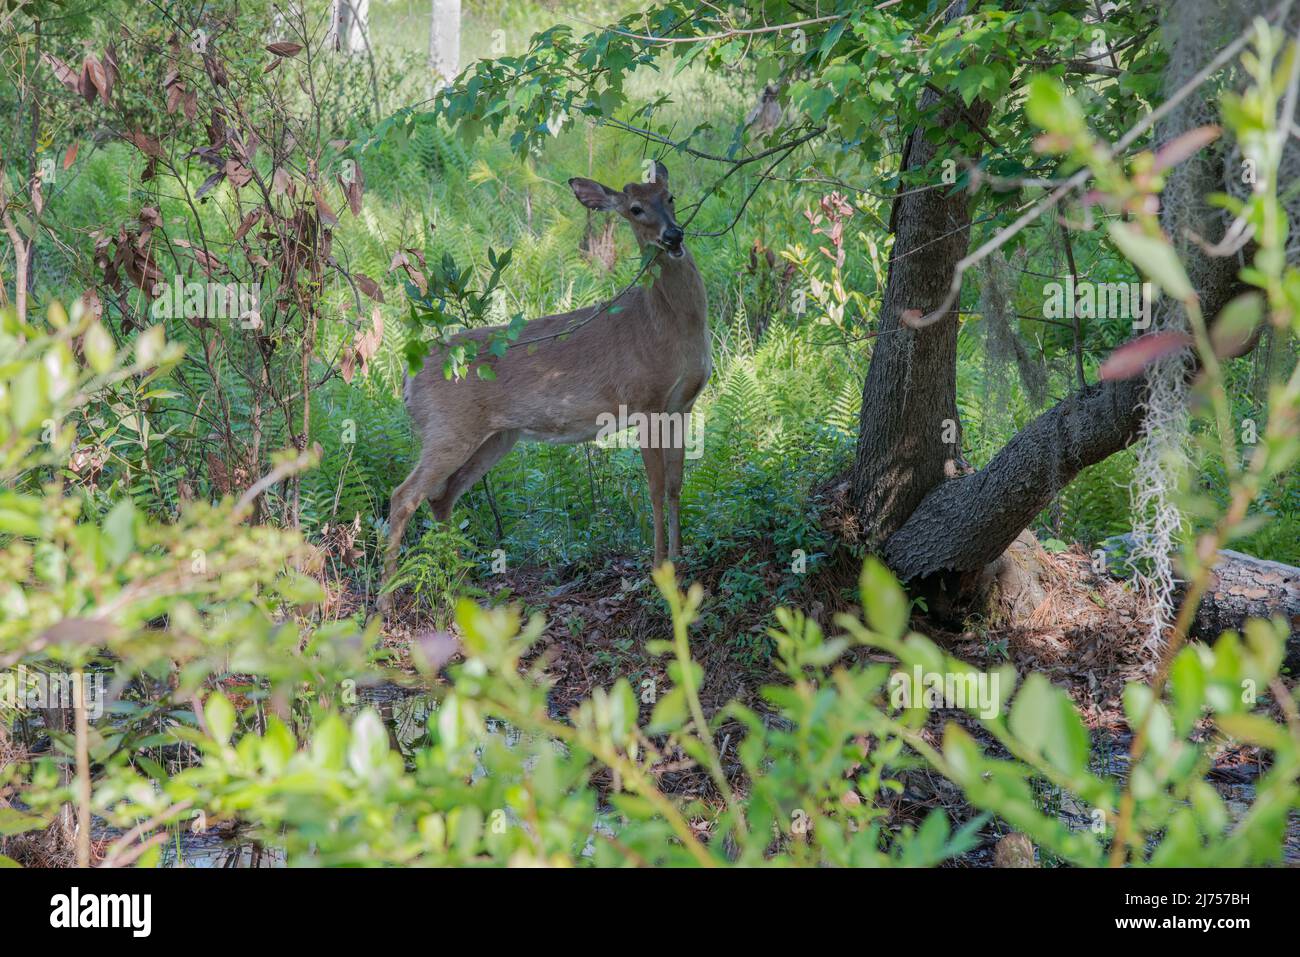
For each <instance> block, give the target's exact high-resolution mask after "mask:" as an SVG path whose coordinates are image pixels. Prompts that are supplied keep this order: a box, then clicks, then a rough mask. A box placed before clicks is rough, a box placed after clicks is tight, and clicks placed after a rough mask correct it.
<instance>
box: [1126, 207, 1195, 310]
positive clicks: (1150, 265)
mask: <svg viewBox="0 0 1300 957" xmlns="http://www.w3.org/2000/svg"><path fill="white" fill-rule="evenodd" d="M1109 231H1110V239H1111V242H1113V243H1114V244H1115V247H1116V248H1117V249H1118V250H1119V251H1120V252H1121V253H1123V254H1124V256H1125V258H1127V259H1128V260H1129V261H1130V262H1131V263H1133V265H1135V266H1137V267H1138V269H1140V270H1141V271H1142V273H1143V275H1145V276H1147V277H1148V278H1150V279H1151V281H1152V282H1154V283H1155V284H1156V285H1157V286H1159V287H1160V288H1161V289H1163V290H1164V291H1165V292H1167V293H1168V294H1169V295H1171V296H1173V297H1174V298H1175V299H1177V300H1179V301H1180V302H1186V301H1187V300H1188V299H1190V298H1191V297H1192V296H1193V295H1195V291H1194V290H1193V289H1192V283H1191V280H1189V279H1188V278H1187V273H1186V272H1185V271H1184V270H1183V264H1182V262H1181V261H1180V260H1179V259H1178V254H1177V253H1176V252H1174V247H1173V246H1171V245H1170V244H1169V242H1168V241H1167V240H1165V239H1164V238H1163V237H1156V236H1150V235H1148V234H1147V233H1144V232H1143V231H1142V230H1141V229H1139V228H1137V227H1136V226H1133V225H1130V224H1127V223H1121V222H1113V223H1111V224H1110V227H1109Z"/></svg>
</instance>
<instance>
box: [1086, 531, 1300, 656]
mask: <svg viewBox="0 0 1300 957" xmlns="http://www.w3.org/2000/svg"><path fill="white" fill-rule="evenodd" d="M1102 547H1103V549H1104V550H1105V551H1106V553H1107V557H1108V561H1107V563H1106V564H1107V568H1108V569H1109V570H1110V571H1111V573H1112V574H1114V575H1116V576H1118V577H1127V576H1126V575H1125V574H1124V572H1125V571H1128V570H1130V565H1129V563H1128V559H1127V556H1128V555H1129V554H1131V553H1132V549H1133V536H1132V535H1131V534H1130V535H1119V536H1116V537H1115V538H1111V539H1107V540H1106V542H1105V543H1103V546H1102ZM1181 596H1182V588H1181V587H1180V589H1179V593H1178V597H1179V598H1181ZM1275 616H1280V617H1281V618H1282V619H1283V620H1284V621H1285V622H1287V623H1288V624H1289V625H1290V627H1291V636H1290V637H1289V638H1288V639H1287V645H1286V665H1287V666H1288V667H1289V668H1290V669H1291V672H1292V673H1293V674H1295V673H1300V568H1297V567H1296V566H1294V565H1284V564H1282V563H1281V562H1274V561H1268V560H1267V559H1263V558H1255V557H1254V556H1253V555H1246V554H1244V553H1242V552H1234V551H1232V550H1231V549H1227V548H1225V549H1222V550H1220V551H1219V555H1218V561H1217V562H1216V563H1215V566H1214V569H1213V571H1212V572H1211V577H1210V583H1209V586H1208V587H1207V588H1206V590H1205V596H1204V597H1203V598H1202V599H1201V604H1200V607H1198V608H1197V609H1196V617H1195V619H1194V620H1193V621H1192V628H1191V635H1192V637H1193V638H1199V639H1201V640H1202V641H1213V640H1214V639H1215V638H1217V637H1218V636H1219V635H1220V634H1221V633H1222V632H1224V631H1227V630H1229V629H1233V630H1236V631H1240V630H1241V628H1242V626H1243V625H1244V624H1245V623H1246V619H1248V618H1273V617H1275Z"/></svg>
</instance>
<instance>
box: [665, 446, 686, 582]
mask: <svg viewBox="0 0 1300 957" xmlns="http://www.w3.org/2000/svg"><path fill="white" fill-rule="evenodd" d="M662 452H663V457H664V500H665V504H666V506H667V508H668V557H669V558H671V559H673V560H674V561H675V560H677V559H678V558H681V557H682V519H681V514H680V511H681V501H682V473H683V471H685V468H686V449H685V448H684V447H681V446H678V445H674V446H673V447H672V448H667V449H663V450H662Z"/></svg>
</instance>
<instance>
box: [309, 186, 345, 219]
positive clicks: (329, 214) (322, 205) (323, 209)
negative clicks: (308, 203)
mask: <svg viewBox="0 0 1300 957" xmlns="http://www.w3.org/2000/svg"><path fill="white" fill-rule="evenodd" d="M313 193H314V195H315V198H316V211H317V212H318V213H320V218H321V221H322V222H324V223H325V224H326V225H327V226H337V225H338V224H339V218H338V217H337V216H335V215H334V210H332V209H330V206H329V203H327V202H325V198H324V197H323V196H321V194H320V190H319V189H317V190H314V191H313Z"/></svg>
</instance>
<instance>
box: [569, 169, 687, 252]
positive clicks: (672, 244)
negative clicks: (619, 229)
mask: <svg viewBox="0 0 1300 957" xmlns="http://www.w3.org/2000/svg"><path fill="white" fill-rule="evenodd" d="M569 185H570V186H571V187H572V188H573V195H574V196H577V197H578V202H580V203H582V205H583V206H586V207H587V208H588V209H595V210H612V211H613V212H616V213H618V214H619V215H620V216H622V217H623V218H624V219H626V220H627V221H628V223H629V224H630V225H631V226H632V232H633V233H635V234H636V241H637V242H638V243H639V244H640V245H641V246H658V247H659V248H660V249H662V250H664V251H665V252H666V253H668V255H669V256H672V257H673V258H674V259H680V258H681V256H682V254H683V253H684V252H685V250H684V249H683V248H682V227H680V226H678V225H677V216H676V214H675V212H674V210H673V194H672V191H671V190H670V189H669V188H668V170H667V169H665V168H664V164H663V163H660V162H659V161H658V160H655V165H654V175H653V176H652V178H651V180H650V182H648V183H628V184H627V185H626V186H624V187H623V189H622V191H621V192H620V191H619V190H614V189H610V188H609V187H608V186H603V185H601V184H600V183H597V182H596V181H595V180H594V179H583V178H582V177H580V176H575V177H574V178H573V179H571V180H569Z"/></svg>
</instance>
